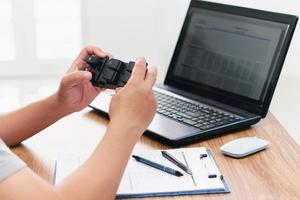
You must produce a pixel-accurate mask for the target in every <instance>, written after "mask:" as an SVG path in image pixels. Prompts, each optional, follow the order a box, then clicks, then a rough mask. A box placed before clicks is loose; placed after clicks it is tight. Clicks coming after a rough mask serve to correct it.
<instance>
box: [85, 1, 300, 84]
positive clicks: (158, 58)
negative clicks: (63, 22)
mask: <svg viewBox="0 0 300 200" xmlns="http://www.w3.org/2000/svg"><path fill="white" fill-rule="evenodd" d="M189 2H190V1H189V0H163V1H162V0H126V1H123V0H110V1H104V0H100V1H99V0H98V1H96V0H87V1H85V3H84V4H83V5H82V6H83V8H82V16H83V22H82V24H83V37H84V38H83V42H84V44H96V45H98V46H99V47H102V48H104V49H107V50H109V51H111V52H112V53H113V54H114V56H115V57H118V58H122V59H125V60H129V59H133V58H135V57H136V56H139V55H144V56H146V58H147V59H148V61H149V63H151V64H155V65H158V67H159V72H160V73H159V80H160V81H162V80H163V77H164V75H165V73H166V69H167V67H168V64H169V61H170V58H171V56H172V53H173V49H174V47H175V44H176V41H177V37H178V34H179V32H180V29H181V25H182V23H183V20H184V16H185V14H186V11H187V8H188V5H189ZM215 2H220V3H227V4H233V5H238V6H245V7H251V8H257V9H263V10H269V11H275V12H282V13H288V14H296V15H300V1H298V0H285V1H282V0H272V1H261V0H260V1H259V0H252V1H250V0H248V1H242V0H215ZM299 52H300V29H299V28H297V29H296V32H295V35H294V38H293V41H292V44H291V47H290V50H289V52H288V56H287V59H286V62H285V65H284V68H283V72H282V73H283V75H288V76H299V77H300V66H298V63H299V59H298V54H299Z"/></svg>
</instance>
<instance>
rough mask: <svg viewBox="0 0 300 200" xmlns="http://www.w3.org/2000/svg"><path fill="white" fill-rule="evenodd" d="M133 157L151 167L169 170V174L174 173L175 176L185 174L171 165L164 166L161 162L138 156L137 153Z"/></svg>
mask: <svg viewBox="0 0 300 200" xmlns="http://www.w3.org/2000/svg"><path fill="white" fill-rule="evenodd" d="M132 157H133V158H134V159H135V160H136V161H137V162H141V163H143V164H145V165H148V166H150V167H154V168H156V169H159V170H161V171H164V172H167V173H169V174H172V175H174V176H183V174H182V173H181V172H180V171H177V170H175V169H171V168H169V167H166V166H163V165H161V164H158V163H155V162H153V161H151V160H148V159H146V158H142V157H140V156H136V155H132Z"/></svg>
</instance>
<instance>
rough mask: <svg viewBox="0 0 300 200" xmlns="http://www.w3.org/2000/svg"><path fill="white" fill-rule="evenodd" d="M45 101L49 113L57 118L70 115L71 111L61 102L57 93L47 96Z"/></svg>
mask: <svg viewBox="0 0 300 200" xmlns="http://www.w3.org/2000/svg"><path fill="white" fill-rule="evenodd" d="M46 101H47V104H48V109H50V110H51V113H52V114H53V115H54V116H57V117H58V118H63V117H65V116H67V115H69V114H71V113H72V111H71V110H69V109H68V107H67V106H65V105H64V104H63V103H62V102H61V100H60V98H59V95H58V93H57V92H55V93H54V94H52V95H51V96H49V97H48V98H47V99H46Z"/></svg>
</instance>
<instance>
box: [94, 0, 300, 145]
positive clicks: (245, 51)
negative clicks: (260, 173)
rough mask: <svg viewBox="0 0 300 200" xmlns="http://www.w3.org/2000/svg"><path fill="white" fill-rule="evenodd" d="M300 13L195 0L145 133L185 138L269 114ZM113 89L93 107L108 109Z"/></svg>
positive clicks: (174, 141)
mask: <svg viewBox="0 0 300 200" xmlns="http://www.w3.org/2000/svg"><path fill="white" fill-rule="evenodd" d="M297 20H298V18H297V16H292V15H286V14H280V13H274V12H267V11H261V10H255V9H249V8H242V7H236V6H232V5H224V4H218V3H212V2H205V1H198V0H192V1H191V3H190V6H189V9H188V11H187V15H186V18H185V21H184V24H183V27H182V30H181V32H180V35H179V39H178V42H177V44H176V47H175V50H174V53H173V56H172V59H171V62H170V65H169V68H168V72H167V75H166V78H165V80H164V83H163V84H160V85H156V86H155V87H154V92H155V95H156V97H157V101H158V108H157V113H156V115H155V117H154V119H153V121H152V123H151V124H150V126H149V127H148V130H147V131H146V132H145V135H148V136H150V137H152V138H154V139H157V140H159V141H161V142H164V143H166V144H169V145H175V146H178V145H184V144H188V143H192V142H195V141H197V140H199V139H206V138H210V137H214V136H218V135H220V134H224V133H230V132H234V131H236V130H239V129H242V128H246V127H249V126H250V125H252V124H255V123H257V122H258V121H259V120H260V119H261V118H264V117H265V116H266V114H267V111H268V108H269V105H270V102H271V99H272V96H273V93H274V90H275V87H276V84H277V81H278V78H279V75H280V72H281V68H282V66H283V62H284V59H285V56H286V53H287V51H288V47H289V44H290V42H291V39H292V35H293V32H294V29H295V26H296V23H297ZM111 95H112V94H109V93H102V94H101V95H100V96H99V97H98V98H97V99H96V100H94V101H93V102H92V103H91V105H90V107H92V108H93V109H95V110H96V111H99V113H102V114H104V115H105V114H106V116H108V115H107V113H108V106H109V101H110V98H111Z"/></svg>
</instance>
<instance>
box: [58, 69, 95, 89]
mask: <svg viewBox="0 0 300 200" xmlns="http://www.w3.org/2000/svg"><path fill="white" fill-rule="evenodd" d="M91 79H92V74H91V73H90V72H88V71H74V72H71V73H69V74H66V75H65V77H64V78H63V79H62V81H61V84H62V86H63V87H73V86H75V85H78V84H80V83H83V82H86V81H89V80H91Z"/></svg>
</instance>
